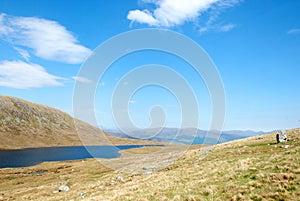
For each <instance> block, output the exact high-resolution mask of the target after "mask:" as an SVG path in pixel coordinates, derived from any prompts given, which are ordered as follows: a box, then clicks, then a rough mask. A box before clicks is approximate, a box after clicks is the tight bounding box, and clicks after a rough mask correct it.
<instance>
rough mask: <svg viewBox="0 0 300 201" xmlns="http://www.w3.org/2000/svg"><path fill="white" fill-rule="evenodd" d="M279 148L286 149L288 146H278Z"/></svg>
mask: <svg viewBox="0 0 300 201" xmlns="http://www.w3.org/2000/svg"><path fill="white" fill-rule="evenodd" d="M280 148H284V149H288V148H289V145H283V146H280Z"/></svg>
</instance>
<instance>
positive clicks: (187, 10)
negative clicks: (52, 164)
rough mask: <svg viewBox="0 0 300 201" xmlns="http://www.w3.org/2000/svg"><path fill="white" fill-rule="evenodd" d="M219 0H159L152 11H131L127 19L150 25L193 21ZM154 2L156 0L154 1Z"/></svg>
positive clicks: (178, 23)
mask: <svg viewBox="0 0 300 201" xmlns="http://www.w3.org/2000/svg"><path fill="white" fill-rule="evenodd" d="M217 1H218V0H184V1H182V0H157V1H156V2H155V4H156V5H157V8H156V9H155V10H154V11H153V13H150V11H148V10H143V11H141V10H134V11H130V12H129V14H128V16H127V19H129V20H131V21H132V22H139V23H146V24H148V25H150V26H165V27H170V26H175V25H180V24H183V23H184V22H186V21H191V20H193V19H195V18H196V17H198V16H199V15H200V13H201V12H202V11H204V10H207V9H208V8H209V7H210V6H211V5H212V4H214V3H216V2H217ZM152 3H154V2H152Z"/></svg>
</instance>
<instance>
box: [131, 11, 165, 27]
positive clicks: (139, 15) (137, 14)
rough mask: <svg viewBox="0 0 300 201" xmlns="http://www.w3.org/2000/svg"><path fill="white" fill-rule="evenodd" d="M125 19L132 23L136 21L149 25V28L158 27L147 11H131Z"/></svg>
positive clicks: (157, 23)
mask: <svg viewBox="0 0 300 201" xmlns="http://www.w3.org/2000/svg"><path fill="white" fill-rule="evenodd" d="M127 19H129V20H130V21H132V22H134V21H138V22H139V23H145V24H149V25H150V26H157V25H159V22H158V21H157V20H156V19H154V17H153V16H152V14H151V13H150V12H149V11H148V10H143V11H140V10H131V11H129V13H128V15H127Z"/></svg>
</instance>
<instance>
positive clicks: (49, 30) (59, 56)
mask: <svg viewBox="0 0 300 201" xmlns="http://www.w3.org/2000/svg"><path fill="white" fill-rule="evenodd" d="M0 25H1V26H0V27H1V28H0V36H1V35H2V36H5V37H3V38H4V39H5V40H7V41H8V42H12V43H13V44H14V45H21V46H24V47H28V48H30V49H32V50H33V52H34V54H35V55H36V56H38V57H41V58H43V59H48V60H54V61H60V62H65V63H70V64H78V63H82V62H83V61H84V60H85V59H86V58H87V56H88V55H89V54H90V53H91V50H90V49H88V48H86V47H84V46H82V45H80V44H79V42H78V40H77V39H76V38H75V37H74V36H73V35H72V33H71V32H69V31H68V30H67V29H66V28H65V27H64V26H62V25H60V24H59V23H58V22H56V21H51V20H47V19H43V18H37V17H15V16H8V15H5V14H1V15H0Z"/></svg>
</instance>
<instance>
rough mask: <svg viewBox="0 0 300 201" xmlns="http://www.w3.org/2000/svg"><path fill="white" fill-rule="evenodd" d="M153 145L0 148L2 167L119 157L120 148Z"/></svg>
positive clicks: (0, 164) (0, 163)
mask: <svg viewBox="0 0 300 201" xmlns="http://www.w3.org/2000/svg"><path fill="white" fill-rule="evenodd" d="M144 146H153V145H122V146H86V147H84V146H69V147H45V148H28V149H20V150H0V168H7V167H27V166H32V165H36V164H39V163H42V162H46V161H66V160H80V159H85V158H118V157H120V155H121V154H120V153H119V151H120V150H125V149H131V148H140V147H144ZM156 146H157V145H156Z"/></svg>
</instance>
